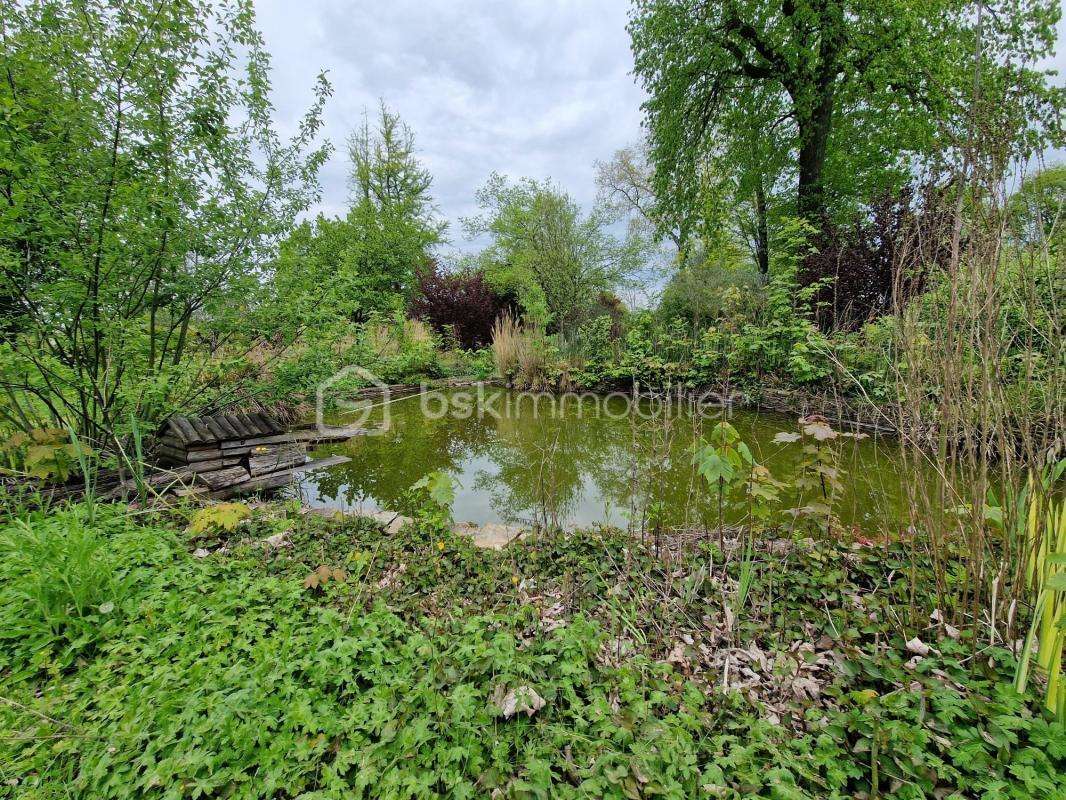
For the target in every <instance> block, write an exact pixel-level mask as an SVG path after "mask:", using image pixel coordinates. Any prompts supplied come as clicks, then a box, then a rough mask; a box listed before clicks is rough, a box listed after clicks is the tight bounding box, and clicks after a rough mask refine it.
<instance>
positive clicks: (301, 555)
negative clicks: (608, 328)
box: [0, 504, 1066, 798]
mask: <svg viewBox="0 0 1066 800" xmlns="http://www.w3.org/2000/svg"><path fill="white" fill-rule="evenodd" d="M225 522H226V520H225V519H222V518H217V517H216V518H212V519H209V520H207V524H205V522H204V518H203V517H201V518H200V524H199V525H197V526H196V529H197V530H199V531H200V533H199V534H197V535H194V534H192V533H191V532H190V530H189V529H188V528H187V517H186V516H185V515H184V514H182V513H180V512H166V513H161V514H155V513H151V514H141V515H133V514H130V513H129V512H128V511H124V510H122V509H118V508H96V509H89V508H87V507H85V506H80V507H74V508H72V509H69V510H65V511H61V512H59V513H54V514H51V515H47V516H45V515H41V516H37V517H29V518H26V519H25V520H24V521H22V522H18V523H15V524H13V525H10V526H8V527H7V528H6V529H5V530H4V532H3V537H4V545H5V546H4V548H3V554H2V555H0V573H2V577H3V587H4V588H3V594H4V597H3V603H2V606H0V608H2V609H3V610H2V612H0V613H2V614H3V616H4V619H3V625H2V626H0V627H2V629H3V631H4V635H3V639H2V640H0V687H2V688H0V697H2V698H3V700H2V702H0V720H2V722H0V725H2V727H3V728H4V729H5V730H6V731H8V733H7V734H6V735H5V736H4V737H3V739H2V740H0V763H2V764H3V767H2V775H0V777H2V780H3V784H2V786H0V794H3V795H5V796H10V797H21V798H51V797H60V796H77V797H93V798H96V797H101V798H102V797H304V798H325V797H352V796H361V797H397V798H399V797H443V796H448V797H451V796H455V797H464V796H465V797H475V796H496V797H560V796H585V797H631V798H635V797H658V796H662V797H695V796H708V797H774V798H779V797H788V798H793V797H795V798H802V797H818V798H830V797H874V796H895V797H959V798H961V797H982V798H995V797H1013V798H1029V797H1035V796H1047V797H1059V796H1063V792H1066V778H1064V777H1063V768H1064V766H1066V731H1064V730H1063V728H1062V727H1061V726H1060V725H1055V724H1052V723H1050V722H1049V721H1048V720H1047V719H1046V718H1045V716H1044V712H1042V711H1041V710H1040V703H1039V701H1038V700H1037V699H1036V698H1035V697H1031V696H1021V695H1018V694H1017V693H1016V692H1015V691H1014V690H1013V688H1011V685H1010V678H1011V676H1012V674H1013V669H1014V660H1013V657H1012V655H1011V652H1010V650H1009V648H1008V647H1007V646H1005V645H1004V643H1002V642H999V641H996V642H994V643H992V644H990V642H989V641H988V640H987V639H986V640H982V641H977V640H974V639H972V638H970V636H971V634H970V633H969V631H968V630H964V631H962V632H960V631H958V630H956V629H955V628H953V627H952V626H951V625H950V624H948V621H949V620H952V619H953V617H954V615H955V614H956V612H959V611H960V610H959V609H934V608H932V607H928V606H927V604H926V600H925V598H929V597H932V596H933V592H932V591H931V590H929V591H924V590H922V588H921V587H923V586H925V587H930V586H931V581H932V576H931V575H917V576H908V577H911V578H914V577H916V580H917V583H916V584H914V583H912V581H911V580H907V579H905V578H904V573H907V572H909V571H911V570H912V569H913V564H914V561H913V559H911V558H910V557H909V552H910V550H909V548H910V543H907V542H902V543H894V544H877V545H873V546H869V545H867V546H862V545H859V544H849V543H846V542H839V541H832V542H825V541H817V542H816V541H814V540H809V539H807V540H795V541H793V540H788V539H773V538H766V539H764V540H761V541H760V542H759V543H757V544H756V545H755V546H754V548H753V549H752V550H751V551H750V552H747V553H746V554H745V552H744V549H743V548H741V547H739V545H737V544H736V543H734V542H732V541H731V540H729V539H728V537H726V539H725V540H723V541H722V542H719V541H718V538H717V537H710V538H708V537H705V536H695V535H677V536H674V537H672V538H669V539H667V538H663V539H661V540H659V541H651V540H650V539H649V540H648V541H647V542H643V543H642V542H641V541H640V540H639V539H634V538H631V537H627V536H625V535H623V534H621V533H618V532H614V531H609V530H596V531H586V532H582V533H580V534H572V535H561V534H560V535H553V536H542V537H539V538H537V539H534V540H530V541H525V542H521V543H518V544H515V545H512V546H511V547H510V548H508V549H506V550H504V551H501V552H499V553H496V552H486V551H481V550H477V549H476V548H474V547H472V546H471V545H470V544H469V543H468V542H467V541H466V540H465V539H463V538H462V537H458V536H454V535H452V534H450V533H448V532H446V530H445V529H444V528H443V527H441V526H440V525H437V524H435V523H434V522H433V520H431V519H423V520H422V521H421V522H419V523H418V524H417V525H414V526H409V527H408V528H406V529H405V530H404V531H402V532H401V533H400V534H399V535H397V536H391V537H390V536H386V535H384V534H383V533H382V532H381V530H380V529H379V528H377V527H375V526H374V525H372V524H371V523H369V522H367V521H361V520H354V519H342V520H329V519H324V518H321V517H317V516H313V515H304V514H301V513H299V511H298V509H295V508H293V507H286V506H283V505H280V504H279V505H274V506H270V507H268V508H265V509H260V510H258V511H256V513H255V514H254V515H253V516H252V517H250V518H248V519H245V520H244V521H241V522H239V523H237V524H236V525H228V526H226V525H223V523H225ZM231 522H233V521H231ZM224 527H232V530H231V531H228V532H227V531H225V530H224V529H223V528H224ZM270 537H273V538H272V539H271V542H272V544H264V543H263V540H266V539H268V538H270ZM201 548H202V549H201ZM194 551H198V555H199V556H200V557H197V556H196V555H194V554H193V553H194ZM205 552H207V553H208V555H204V554H205ZM964 574H965V570H964V569H962V567H961V565H960V564H958V563H956V564H954V565H953V566H952V568H951V569H950V570H949V572H948V575H949V579H955V578H956V577H957V578H958V579H960V580H961V579H962V576H963V575H964ZM914 585H917V586H918V587H919V591H917V592H915V591H913V588H912V587H913V586H914ZM915 615H918V616H921V617H923V618H924V619H926V620H928V622H927V623H926V625H925V632H924V634H923V635H922V636H920V637H912V638H911V639H909V640H905V637H904V636H903V635H902V634H901V632H902V631H903V630H904V629H905V628H906V627H908V626H906V625H905V624H904V622H903V620H906V619H910V618H912V617H914V616H915Z"/></svg>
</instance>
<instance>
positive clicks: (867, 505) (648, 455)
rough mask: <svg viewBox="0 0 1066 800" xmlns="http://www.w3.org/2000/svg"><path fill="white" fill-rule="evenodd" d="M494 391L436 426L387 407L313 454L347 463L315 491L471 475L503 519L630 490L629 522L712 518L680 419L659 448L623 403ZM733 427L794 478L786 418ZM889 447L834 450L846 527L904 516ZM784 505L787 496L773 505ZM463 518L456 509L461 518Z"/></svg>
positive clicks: (559, 510)
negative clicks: (843, 485)
mask: <svg viewBox="0 0 1066 800" xmlns="http://www.w3.org/2000/svg"><path fill="white" fill-rule="evenodd" d="M498 394H499V395H500V396H501V397H502V398H505V399H506V398H510V400H511V403H510V405H507V404H506V403H502V402H495V403H492V404H489V405H487V408H486V412H485V413H484V414H482V415H478V414H476V413H475V414H473V415H468V416H458V417H457V416H452V415H447V416H445V417H443V418H441V419H433V418H428V417H425V416H423V414H422V410H421V407H420V403H419V401H418V400H415V399H410V400H403V401H400V402H398V403H396V404H395V405H394V406H393V407H392V428H391V430H390V431H389V432H388V433H387V434H386V435H384V436H380V437H358V438H356V439H353V440H352V441H350V442H347V443H344V444H340V445H334V446H331V447H328V448H323V449H322V450H321V451H318V454H319V455H321V454H327V453H338V454H343V455H347V456H349V457H350V458H351V459H352V460H351V461H350V462H349V463H347V464H343V465H340V466H338V467H334V468H331V469H330V470H328V471H322V472H319V473H315V474H314V476H313V478H312V480H313V482H314V483H315V484H316V485H317V488H318V493H319V495H320V496H321V497H322V498H324V499H326V500H327V502H328V501H330V500H332V501H334V502H340V501H343V502H345V503H347V504H351V505H357V504H358V503H359V502H360V501H364V500H367V499H373V500H375V501H376V502H377V503H378V504H380V505H381V506H383V507H385V508H394V507H395V503H396V500H397V499H398V498H399V497H400V496H401V495H402V494H403V493H404V492H405V491H406V490H407V489H408V488H409V487H410V485H411V484H412V483H413V482H414V481H416V480H417V479H418V478H419V477H421V476H422V475H424V474H426V473H427V472H430V471H432V470H438V469H443V470H448V471H450V472H452V474H455V475H459V474H462V473H463V472H464V471H465V472H468V473H469V472H472V471H474V470H477V471H476V472H473V481H472V485H468V486H467V487H466V488H468V489H474V490H475V491H476V492H477V493H478V494H479V495H481V496H482V497H483V498H486V499H488V501H489V503H490V505H491V507H492V510H493V511H494V512H495V514H496V515H497V516H499V517H500V518H501V519H510V520H519V521H529V520H533V519H536V518H537V517H538V516H543V513H542V512H543V510H544V508H545V506H550V507H551V508H554V510H555V512H556V514H557V515H558V517H559V519H560V521H563V522H565V521H568V520H573V519H577V520H582V521H586V522H591V521H593V520H599V519H602V518H603V512H604V510H605V509H606V507H607V506H608V505H609V506H610V507H611V508H612V509H613V510H615V511H616V512H617V511H618V510H625V509H628V508H629V507H630V498H631V494H634V493H635V495H636V499H635V500H634V502H633V506H634V507H635V509H636V511H637V512H638V517H639V514H640V511H641V508H642V507H643V506H645V505H651V504H655V503H658V504H660V505H661V508H662V509H663V522H664V523H665V524H667V525H675V524H681V523H684V522H698V521H700V518H701V515H700V513H699V509H700V508H703V509H705V510H706V511H707V515H705V516H707V518H708V519H710V518H712V517H714V516H715V515H716V504H715V501H714V497H713V493H712V492H710V491H708V489H707V487H705V486H704V484H703V483H702V479H700V478H698V477H697V476H695V474H694V470H693V465H692V455H691V454H692V451H691V445H692V442H693V439H694V438H696V437H697V436H698V435H699V434H700V430H699V429H698V426H696V425H694V422H693V420H692V419H691V418H690V417H689V416H688V415H687V414H681V415H680V416H678V417H676V418H675V419H674V422H673V425H674V428H673V430H672V433H671V436H670V437H668V438H669V447H667V448H664V447H663V446H662V440H663V435H662V434H663V431H662V422H661V420H657V419H655V418H651V419H648V418H645V417H641V416H636V417H634V418H632V419H630V418H625V417H623V416H621V412H622V411H624V409H625V405H624V401H619V402H616V403H615V404H614V405H612V406H609V407H608V411H609V412H610V413H611V415H608V414H605V413H604V409H603V408H602V407H600V406H599V405H597V404H595V403H594V402H593V401H591V400H589V401H585V402H584V403H583V404H582V405H581V406H580V408H579V407H578V405H577V403H576V401H574V400H570V401H569V402H568V403H567V404H566V405H565V407H564V409H563V411H562V413H561V414H560V413H553V405H551V404H550V403H549V402H547V401H544V400H542V401H541V402H540V405H538V406H537V407H536V409H535V408H534V404H533V401H532V399H531V398H529V397H528V396H527V397H525V398H524V400H523V401H522V402H521V403H520V404H517V403H516V398H517V397H518V396H517V395H514V394H511V393H508V392H502V391H499V392H498ZM492 412H495V414H498V415H499V416H498V417H497V416H496V415H495V414H494V413H492ZM717 421H718V420H717V419H706V420H704V422H703V423H702V432H703V433H704V434H709V432H710V429H711V428H712V427H713V426H714V424H715V423H716V422H717ZM730 421H731V422H732V423H733V425H734V426H735V427H736V428H737V430H738V432H739V433H740V435H741V437H742V438H743V440H744V441H745V442H747V443H749V445H750V446H751V448H752V450H753V451H754V453H755V457H756V458H757V459H758V460H759V461H761V462H763V463H766V464H767V466H769V467H770V468H771V470H772V471H773V473H774V475H775V477H777V478H779V479H781V480H783V481H786V482H790V481H792V480H793V478H794V477H795V472H796V468H797V467H796V464H797V460H798V458H799V455H800V453H799V448H796V447H786V446H782V445H777V444H773V443H772V439H773V436H774V434H776V433H777V432H778V431H781V430H787V429H791V428H794V427H795V419H793V418H790V417H783V416H775V415H767V414H756V413H752V412H744V411H738V412H735V413H734V414H733V415H732V416H731V417H730ZM553 445H554V447H553ZM897 452H898V450H897V448H896V447H895V443H894V442H891V441H886V442H883V443H882V444H881V445H880V446H879V445H878V444H875V442H874V441H873V440H864V441H861V442H850V441H849V444H848V446H847V448H844V452H842V454H841V455H842V458H841V462H842V463H841V466H842V467H844V469H846V470H847V471H848V475H849V480H848V482H847V492H846V493H845V495H844V496H842V497H841V498H840V502H839V503H838V506H837V512H838V514H839V515H840V517H841V518H842V519H843V520H844V521H845V522H847V523H849V524H850V523H852V522H854V523H855V524H859V525H860V526H863V527H879V526H884V524H886V523H891V524H892V525H896V522H895V521H897V520H900V519H902V518H903V517H904V516H905V508H904V507H903V504H904V502H905V497H904V496H903V494H902V492H901V490H900V485H899V479H900V475H901V470H900V469H899V467H898V465H897V464H895V463H894V457H895V456H896V454H897ZM656 455H658V456H659V457H660V458H655V456H656ZM483 465H485V466H483ZM922 466H924V465H911V469H910V470H908V472H909V473H910V479H912V480H921V476H920V473H921V471H922V470H921V467H922ZM916 471H917V473H918V474H915V472H916ZM542 475H543V476H544V479H543V480H542ZM464 481H465V479H464ZM549 495H550V496H549ZM793 499H794V498H793V497H792V496H791V493H789V492H786V493H785V498H784V502H783V504H782V508H787V507H788V505H789V504H790V503H791V502H792V501H793ZM538 512H541V513H538ZM463 513H464V511H463V509H461V508H458V509H457V514H458V515H460V516H462V514H463ZM740 513H742V511H741V510H740V509H735V510H733V511H732V513H729V514H728V516H729V518H730V519H731V520H733V521H735V520H736V518H737V516H738V515H739V514H740ZM462 518H466V517H462Z"/></svg>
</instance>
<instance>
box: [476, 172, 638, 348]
mask: <svg viewBox="0 0 1066 800" xmlns="http://www.w3.org/2000/svg"><path fill="white" fill-rule="evenodd" d="M477 199H478V204H479V205H480V206H481V209H482V212H483V213H482V215H481V216H480V217H475V218H473V219H469V220H465V226H466V230H467V233H468V234H469V235H470V236H472V237H473V236H479V235H482V234H485V235H488V236H490V237H491V238H492V244H491V245H490V247H489V248H488V249H487V250H486V252H485V253H484V254H483V257H482V262H483V264H484V268H485V271H486V275H487V277H488V279H489V282H490V283H491V284H493V286H494V288H496V290H497V291H499V292H501V293H507V292H514V293H515V294H516V295H517V297H518V299H519V302H520V303H521V304H522V306H523V308H524V310H525V312H526V314H527V315H528V316H530V317H532V318H534V319H537V320H538V321H541V322H545V323H550V324H552V325H553V326H554V327H555V328H556V329H557V330H560V331H563V332H567V333H569V332H572V331H574V330H575V329H576V328H577V326H578V325H579V324H580V323H581V322H582V320H583V319H584V318H585V317H586V316H587V315H588V312H589V310H590V309H591V307H592V305H593V302H594V300H595V298H596V296H597V295H598V294H599V293H600V292H604V291H610V290H613V289H614V288H616V287H617V286H618V285H620V284H621V283H622V282H624V281H625V279H626V278H627V276H629V275H631V274H632V273H633V272H634V271H635V270H636V269H638V268H639V267H640V266H641V264H642V263H643V259H644V253H645V251H646V249H647V241H646V240H645V239H644V238H643V237H641V236H639V235H635V234H633V233H632V232H631V235H630V236H628V237H627V238H626V240H625V241H619V240H618V239H617V238H616V237H615V236H614V235H613V234H612V233H611V231H610V226H611V224H612V223H613V222H614V220H615V216H614V215H613V214H612V213H611V212H610V211H609V210H608V209H607V208H605V207H604V206H602V205H597V206H595V207H594V208H593V209H592V211H591V212H590V213H589V214H587V215H583V214H582V213H581V209H580V208H579V207H578V205H577V203H576V202H575V201H574V200H573V198H571V197H570V196H569V195H567V194H565V193H564V192H562V191H561V190H560V189H558V188H557V187H555V186H554V185H553V184H552V183H551V182H549V181H544V182H541V181H536V180H533V179H532V178H523V179H522V180H520V181H518V182H517V183H514V184H511V183H509V182H508V181H507V179H506V178H504V177H503V176H502V175H499V174H496V173H493V174H492V175H491V176H490V178H489V180H488V183H487V184H486V185H485V186H484V187H483V188H482V189H480V190H479V191H478V194H477Z"/></svg>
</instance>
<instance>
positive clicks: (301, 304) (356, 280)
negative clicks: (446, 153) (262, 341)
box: [266, 104, 445, 330]
mask: <svg viewBox="0 0 1066 800" xmlns="http://www.w3.org/2000/svg"><path fill="white" fill-rule="evenodd" d="M348 154H349V160H350V162H351V176H350V183H351V186H352V194H351V204H350V206H349V209H348V213H347V215H346V216H345V217H343V218H336V219H331V218H327V217H324V216H321V215H320V216H319V217H318V218H317V219H316V220H315V221H314V222H313V223H311V222H305V223H303V224H301V225H300V226H299V227H298V228H296V230H295V231H293V233H292V234H291V235H290V236H289V238H288V239H287V240H286V241H285V242H284V243H283V244H282V246H281V248H280V251H279V254H278V257H277V259H276V260H275V262H274V265H273V273H274V285H273V290H274V295H275V299H274V303H273V304H272V307H271V316H270V317H269V318H268V319H267V320H266V323H267V324H269V325H270V326H271V329H272V330H273V329H274V328H276V327H278V323H279V321H281V320H284V321H286V322H287V324H288V325H289V326H291V327H293V328H299V327H304V326H311V327H314V328H316V329H317V328H318V327H319V326H321V325H323V324H329V323H331V322H335V321H337V320H357V321H363V320H366V319H367V318H368V317H370V316H372V315H375V314H377V315H384V316H386V317H389V316H392V315H393V314H396V313H398V312H401V311H402V310H403V309H404V308H405V307H406V305H407V301H408V299H409V298H410V294H411V291H412V288H413V284H414V279H415V273H416V271H417V270H418V269H421V268H422V267H424V266H425V265H426V264H427V263H429V261H430V260H431V257H432V251H433V248H434V247H436V246H437V245H438V244H440V243H441V242H442V240H443V235H444V231H445V225H444V223H442V222H440V221H439V220H438V219H437V217H436V211H435V209H434V206H433V200H432V197H431V196H430V193H429V192H430V188H431V185H432V178H431V177H430V175H429V173H428V172H427V171H426V169H425V168H424V167H423V166H422V165H421V163H420V162H419V161H418V159H417V157H416V156H415V141H414V133H413V132H412V131H411V130H410V128H408V127H407V125H405V124H404V122H403V121H402V120H401V119H400V117H399V115H397V114H396V113H394V112H392V111H390V110H389V109H388V108H387V107H386V106H385V105H384V104H382V105H381V107H380V109H379V112H378V116H377V119H376V120H375V123H374V125H373V126H372V125H371V122H370V119H369V117H365V118H364V120H363V124H362V126H361V127H360V128H358V129H357V130H356V131H354V132H353V133H352V135H351V138H350V139H349V143H348Z"/></svg>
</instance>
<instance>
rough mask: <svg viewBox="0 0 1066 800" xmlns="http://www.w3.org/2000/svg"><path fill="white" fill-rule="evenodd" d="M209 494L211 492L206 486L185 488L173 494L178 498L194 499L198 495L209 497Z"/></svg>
mask: <svg viewBox="0 0 1066 800" xmlns="http://www.w3.org/2000/svg"><path fill="white" fill-rule="evenodd" d="M210 493H211V490H210V489H209V488H207V487H206V486H186V487H184V488H181V489H176V490H175V491H174V494H176V495H177V496H178V497H196V496H198V495H210Z"/></svg>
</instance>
